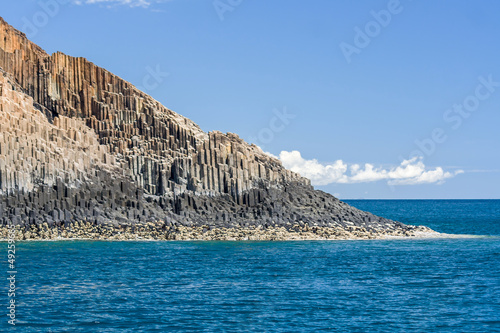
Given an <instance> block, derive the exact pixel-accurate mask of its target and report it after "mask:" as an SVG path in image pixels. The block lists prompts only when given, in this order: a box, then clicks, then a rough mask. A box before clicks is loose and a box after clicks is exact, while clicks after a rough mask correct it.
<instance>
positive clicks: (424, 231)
mask: <svg viewBox="0 0 500 333" xmlns="http://www.w3.org/2000/svg"><path fill="white" fill-rule="evenodd" d="M406 227H407V228H405V229H397V230H391V231H388V230H384V229H380V230H367V229H365V228H362V227H357V226H352V227H347V228H343V227H309V226H307V225H305V226H304V227H301V226H300V225H298V224H296V225H294V226H293V227H291V228H288V229H287V228H285V227H268V228H263V227H248V228H214V227H210V226H207V225H205V226H198V227H196V226H194V227H187V226H169V225H168V224H166V223H165V222H163V221H158V222H150V223H141V224H134V225H120V226H116V225H113V224H99V225H97V224H93V223H90V222H85V221H80V222H74V223H69V224H66V225H61V226H52V227H49V225H48V224H46V223H44V224H42V225H38V226H37V225H31V226H28V227H22V226H19V225H18V226H15V229H16V233H15V234H16V236H15V240H16V241H29V240H165V241H168V240H186V241H188V240H203V241H243V240H256V241H257V240H258V241H285V240H354V239H389V238H435V237H440V236H441V235H443V234H440V233H438V232H435V231H433V230H431V229H429V228H427V227H424V226H406ZM8 230H9V228H8V227H7V226H0V241H6V240H7V235H8Z"/></svg>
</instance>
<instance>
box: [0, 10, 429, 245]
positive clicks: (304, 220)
mask: <svg viewBox="0 0 500 333" xmlns="http://www.w3.org/2000/svg"><path fill="white" fill-rule="evenodd" d="M10 225H14V226H15V228H16V234H17V239H19V240H22V239H26V240H28V239H75V238H77V239H79V238H81V239H158V240H160V239H168V240H170V239H181V240H187V239H200V240H224V239H226V240H232V239H234V240H243V239H249V240H251V239H256V240H257V239H265V240H278V239H279V240H284V239H356V238H366V239H370V238H384V237H388V236H404V237H411V236H418V235H421V234H422V233H428V234H433V232H432V231H431V230H430V229H428V228H425V227H415V226H410V225H405V224H402V223H400V222H396V221H392V220H388V219H385V218H382V217H379V216H375V215H373V214H370V213H368V212H364V211H361V210H358V209H356V208H353V207H351V206H349V205H347V204H346V203H344V202H341V201H339V200H338V199H337V198H335V197H333V196H332V195H330V194H328V193H325V192H322V191H318V190H314V188H313V187H312V186H311V184H310V181H309V180H308V179H306V178H303V177H301V176H300V175H299V174H297V173H294V172H292V171H290V170H287V169H285V168H284V167H283V166H282V164H281V162H280V161H279V160H277V159H275V158H273V157H271V156H268V155H267V154H265V153H264V152H262V150H260V149H259V148H258V147H257V146H255V145H252V144H248V143H246V142H244V141H243V140H242V139H240V138H239V137H238V135H236V134H233V133H226V134H224V133H221V132H218V131H214V132H209V133H205V132H203V131H202V130H201V129H200V128H199V127H198V126H197V125H196V124H195V123H194V122H193V121H191V120H189V119H187V118H185V117H183V116H181V115H179V114H177V113H175V112H173V111H171V110H169V109H168V108H166V107H164V106H163V105H161V104H160V103H159V102H157V101H156V100H154V99H153V98H152V97H150V96H149V95H147V94H145V93H143V92H141V91H139V90H138V89H137V88H136V87H134V86H133V85H132V84H130V83H129V82H126V81H125V80H123V79H121V78H119V77H118V76H116V75H114V74H112V73H110V72H108V71H106V70H105V69H103V68H100V67H98V66H96V65H94V64H93V63H91V62H90V61H88V60H86V59H84V58H74V57H71V56H68V55H65V54H63V53H60V52H58V53H54V54H52V55H48V54H47V53H45V51H43V50H42V49H41V48H40V47H39V46H37V45H35V44H34V43H32V42H31V41H29V40H28V39H27V38H26V36H25V35H24V34H23V33H22V32H20V31H18V30H16V29H14V28H13V27H11V26H10V25H8V24H7V23H6V22H5V21H4V20H3V19H1V18H0V238H3V239H5V238H6V237H7V236H6V235H7V230H8V227H9V226H10Z"/></svg>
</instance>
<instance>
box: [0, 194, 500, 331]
mask: <svg viewBox="0 0 500 333" xmlns="http://www.w3.org/2000/svg"><path fill="white" fill-rule="evenodd" d="M350 203H351V204H353V205H355V206H357V207H359V208H362V209H370V210H371V211H373V212H374V213H378V214H381V215H384V216H386V217H390V218H398V219H399V220H400V221H402V222H410V221H413V223H416V224H425V225H428V226H430V227H432V228H434V229H436V230H438V231H443V232H450V233H453V232H459V231H460V232H462V233H467V234H476V235H480V234H488V235H489V236H488V237H476V238H467V239H432V240H390V241H388V240H377V241H321V242H313V241H307V242H95V241H94V242H92V241H65V242H29V243H18V244H17V245H18V257H17V262H16V264H17V265H18V268H17V270H18V274H17V279H18V280H17V287H18V291H17V297H16V302H17V303H18V307H17V309H16V310H17V318H18V319H19V320H20V322H18V324H17V325H16V326H15V328H13V327H10V326H9V325H8V323H7V316H6V315H4V316H3V318H4V319H3V320H2V321H1V322H0V329H1V330H2V331H10V330H13V331H18V332H168V331H179V332H331V331H338V332H500V237H499V236H500V232H499V229H500V213H499V212H500V201H437V202H436V201H350ZM2 247H3V248H4V251H5V253H6V250H5V248H6V245H5V243H4V244H2ZM1 268H2V271H3V272H5V273H4V274H5V275H6V274H7V273H6V271H7V267H6V259H5V256H3V259H2V265H1ZM2 287H3V290H2V295H1V296H0V297H1V298H0V299H1V300H2V304H7V303H6V302H7V296H6V293H7V283H5V286H2ZM3 308H4V309H6V306H4V307H3ZM4 311H5V312H7V310H4Z"/></svg>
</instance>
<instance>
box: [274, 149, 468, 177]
mask: <svg viewBox="0 0 500 333" xmlns="http://www.w3.org/2000/svg"><path fill="white" fill-rule="evenodd" d="M279 159H280V160H281V162H282V163H283V165H284V166H285V167H286V168H287V169H290V170H292V171H294V172H298V173H299V174H301V175H302V176H304V177H306V178H309V179H310V180H311V183H312V184H313V185H328V184H331V183H341V184H349V183H365V182H375V181H380V180H385V181H387V183H388V184H389V185H416V184H430V183H436V184H442V183H443V182H444V181H445V179H448V178H451V177H454V176H456V175H458V174H461V173H463V170H457V171H455V172H449V171H444V170H443V168H441V167H437V168H435V169H428V168H426V166H425V165H424V162H423V161H422V159H421V158H417V157H415V158H413V159H411V160H405V161H403V162H402V163H401V164H400V165H399V166H397V167H391V168H388V169H384V168H377V167H375V166H374V165H373V164H370V163H366V164H365V165H364V166H363V167H362V166H360V165H359V164H352V165H350V166H348V165H347V163H344V162H343V161H342V160H337V161H335V162H333V163H330V164H322V163H319V162H318V160H316V159H312V160H306V159H304V158H303V157H302V156H301V154H300V152H299V151H296V150H294V151H291V152H288V151H282V152H281V153H280V156H279Z"/></svg>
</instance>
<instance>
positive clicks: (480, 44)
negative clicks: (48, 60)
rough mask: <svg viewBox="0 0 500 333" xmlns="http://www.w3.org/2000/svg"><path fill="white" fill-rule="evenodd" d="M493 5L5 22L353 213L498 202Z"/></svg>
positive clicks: (127, 6) (226, 0) (286, 6)
mask: <svg viewBox="0 0 500 333" xmlns="http://www.w3.org/2000/svg"><path fill="white" fill-rule="evenodd" d="M498 13H500V3H499V2H498V1H493V0H491V1H475V2H472V1H461V0H453V1H452V0H443V1H439V2H435V1H424V0H413V1H410V0H401V1H396V0H391V1H331V0H315V1H310V2H305V1H296V0H287V1H284V0H282V1H264V0H252V1H250V0H241V1H239V0H216V1H213V0H207V1H205V0H170V1H155V0H129V1H127V0H120V1H105V0H101V1H98V0H80V1H76V0H39V1H27V0H25V1H15V2H14V1H11V2H4V3H2V6H1V7H0V16H2V17H3V18H4V19H5V20H6V21H7V22H9V23H10V24H11V25H13V26H14V27H16V28H18V29H20V30H23V31H24V32H25V33H27V35H28V37H29V38H30V39H31V40H33V41H34V42H35V43H37V44H39V45H40V46H41V47H43V48H44V49H45V50H46V51H47V52H49V53H52V52H55V51H62V52H64V53H66V54H69V55H72V56H82V57H85V58H87V59H89V60H90V61H92V62H94V63H96V64H97V65H99V66H101V67H104V68H106V69H108V70H110V71H111V72H113V73H115V74H117V75H119V76H121V77H122V78H124V79H126V80H128V81H130V82H132V83H133V84H135V85H136V86H140V87H142V88H143V90H145V91H146V92H147V93H149V94H150V95H152V96H153V97H154V98H156V99H157V100H159V101H160V102H162V103H163V104H164V105H165V106H167V107H169V108H170V109H172V110H174V111H176V112H178V113H180V114H182V115H184V116H187V117H189V118H191V119H193V120H194V121H195V122H196V123H198V124H199V125H200V126H201V127H202V129H203V130H205V131H211V130H220V131H222V132H233V133H237V134H238V135H240V136H241V137H242V138H243V139H245V140H247V141H251V142H254V143H256V144H258V145H259V146H261V147H262V149H263V150H264V151H266V152H269V153H271V154H273V155H275V156H278V157H280V158H281V159H282V161H283V163H284V164H285V165H286V166H287V167H289V168H291V169H293V170H295V171H298V172H300V173H301V174H303V175H305V176H308V177H310V178H311V179H312V180H313V182H314V183H315V184H316V185H317V186H316V187H317V188H319V189H322V190H324V191H327V192H330V193H332V194H335V195H337V196H339V197H340V198H341V199H348V198H396V199H400V198H401V199H402V198H500V188H499V186H498V184H500V165H499V164H500V155H499V154H498V148H499V146H500V131H499V130H498V128H499V125H500V66H499V60H498V59H500V44H499V38H498V37H499V36H500V20H498V17H497V16H498Z"/></svg>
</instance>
